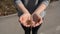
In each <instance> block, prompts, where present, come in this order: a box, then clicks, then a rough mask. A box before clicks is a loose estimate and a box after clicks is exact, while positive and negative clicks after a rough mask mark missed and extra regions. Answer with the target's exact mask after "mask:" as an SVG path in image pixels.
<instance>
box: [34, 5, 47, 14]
mask: <svg viewBox="0 0 60 34" xmlns="http://www.w3.org/2000/svg"><path fill="white" fill-rule="evenodd" d="M45 9H46V5H44V4H41V5H40V6H39V7H38V8H37V9H36V10H35V11H34V12H35V13H37V14H40V13H41V12H42V11H44V10H45Z"/></svg>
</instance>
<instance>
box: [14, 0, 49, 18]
mask: <svg viewBox="0 0 60 34" xmlns="http://www.w3.org/2000/svg"><path fill="white" fill-rule="evenodd" d="M21 2H22V3H23V4H24V6H25V7H26V8H27V10H28V11H29V12H30V13H31V14H32V13H33V12H34V11H35V10H36V9H37V8H38V6H39V5H40V4H42V3H43V4H45V5H46V6H48V4H49V0H29V1H27V0H14V4H15V6H16V10H17V12H18V16H19V17H20V16H21V15H22V14H23V13H22V11H21V9H18V8H17V5H18V4H20V3H21ZM43 12H45V11H42V14H43V15H44V13H43Z"/></svg>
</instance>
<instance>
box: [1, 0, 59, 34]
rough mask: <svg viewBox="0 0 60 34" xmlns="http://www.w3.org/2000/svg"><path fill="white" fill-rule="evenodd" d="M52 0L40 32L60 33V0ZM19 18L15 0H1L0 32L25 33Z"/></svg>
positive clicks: (44, 33) (6, 33)
mask: <svg viewBox="0 0 60 34" xmlns="http://www.w3.org/2000/svg"><path fill="white" fill-rule="evenodd" d="M51 1H52V2H51V3H50V4H49V6H48V7H47V9H46V11H47V12H46V16H45V19H44V23H43V24H42V26H41V28H40V29H39V31H38V34H60V0H59V1H58V0H55V1H53V0H51ZM18 19H19V18H18V16H17V11H16V9H15V7H14V3H13V0H0V34H24V30H23V29H22V27H21V25H20V24H19V22H18Z"/></svg>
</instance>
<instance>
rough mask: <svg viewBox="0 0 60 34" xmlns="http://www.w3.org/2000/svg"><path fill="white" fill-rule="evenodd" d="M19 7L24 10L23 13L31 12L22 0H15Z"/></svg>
mask: <svg viewBox="0 0 60 34" xmlns="http://www.w3.org/2000/svg"><path fill="white" fill-rule="evenodd" d="M15 3H16V5H17V7H18V8H19V9H21V10H22V12H23V13H29V12H28V10H27V9H26V8H25V6H24V5H23V3H22V1H21V0H16V1H15Z"/></svg>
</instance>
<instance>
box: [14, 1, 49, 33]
mask: <svg viewBox="0 0 60 34" xmlns="http://www.w3.org/2000/svg"><path fill="white" fill-rule="evenodd" d="M20 3H23V4H24V6H25V7H26V8H27V10H28V11H29V12H30V13H31V14H32V13H33V12H34V11H35V10H36V9H37V8H38V6H40V5H41V4H42V3H43V4H45V5H46V6H48V4H49V0H14V4H15V7H16V9H17V12H18V16H19V17H20V16H21V15H22V14H23V13H22V11H21V9H18V8H17V5H18V4H20ZM44 15H45V11H42V13H41V14H40V16H42V17H44ZM21 25H22V24H21ZM41 25H42V24H40V25H39V26H37V27H35V28H31V27H25V26H23V25H22V28H23V29H24V31H25V34H30V31H31V30H32V34H37V32H38V29H39V28H40V27H41Z"/></svg>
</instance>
